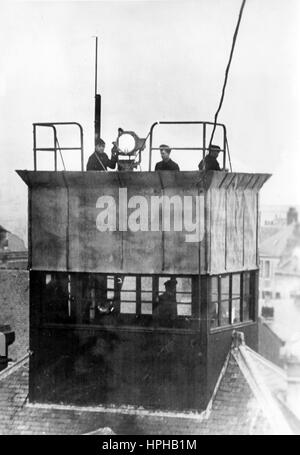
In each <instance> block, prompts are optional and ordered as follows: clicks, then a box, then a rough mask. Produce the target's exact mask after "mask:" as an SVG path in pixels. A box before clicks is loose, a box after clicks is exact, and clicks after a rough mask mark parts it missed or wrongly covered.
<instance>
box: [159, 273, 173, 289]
mask: <svg viewBox="0 0 300 455" xmlns="http://www.w3.org/2000/svg"><path fill="white" fill-rule="evenodd" d="M170 279H171V277H170V276H163V277H161V276H160V277H159V286H158V290H159V292H164V291H165V290H166V287H165V283H166V282H167V281H169V280H170Z"/></svg>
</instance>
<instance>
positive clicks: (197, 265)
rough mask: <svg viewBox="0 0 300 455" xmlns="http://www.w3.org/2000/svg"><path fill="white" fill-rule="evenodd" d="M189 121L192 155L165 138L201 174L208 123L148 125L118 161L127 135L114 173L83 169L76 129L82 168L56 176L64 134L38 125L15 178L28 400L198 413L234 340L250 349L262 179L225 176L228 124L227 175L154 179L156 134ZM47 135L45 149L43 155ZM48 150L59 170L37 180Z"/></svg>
mask: <svg viewBox="0 0 300 455" xmlns="http://www.w3.org/2000/svg"><path fill="white" fill-rule="evenodd" d="M191 124H193V125H197V127H199V129H200V133H199V134H198V135H197V136H195V137H194V138H193V141H194V143H195V144H194V145H193V146H190V144H189V146H188V147H184V146H182V145H181V146H180V147H178V146H176V144H175V143H170V140H169V139H166V140H165V141H163V140H162V139H161V138H163V133H161V134H162V135H161V136H159V137H160V140H162V142H167V140H168V142H167V143H168V144H169V146H170V147H171V148H172V155H171V157H172V158H173V152H176V153H181V152H183V151H185V152H184V153H190V154H192V155H193V156H194V157H196V161H197V162H198V163H199V161H200V160H201V159H202V158H204V156H205V155H206V154H207V153H208V148H209V147H208V144H209V134H210V133H209V131H211V128H212V125H213V124H212V123H209V122H201V121H197V122H156V123H155V124H154V125H152V127H151V129H150V133H149V135H148V137H147V141H146V139H145V140H141V139H140V138H139V137H138V136H137V135H134V134H132V132H122V133H121V134H120V135H119V136H118V139H117V145H118V147H119V149H120V150H121V142H122V140H121V139H122V138H121V136H122V135H123V134H129V135H131V141H133V143H134V147H133V148H132V149H130V150H129V149H127V150H123V154H122V152H121V153H120V154H119V162H118V170H117V171H112V172H99V171H88V172H87V171H85V170H84V156H83V133H82V128H81V126H80V125H79V124H78V123H74V124H72V125H73V127H74V128H77V129H78V131H79V138H80V140H79V145H78V147H75V151H76V150H77V151H76V153H79V154H80V162H81V171H67V170H64V171H59V170H58V169H57V157H58V155H59V154H60V153H62V152H64V150H66V149H67V150H69V149H70V147H65V148H64V147H63V148H60V147H59V144H58V140H57V125H60V126H61V125H62V124H56V123H46V124H45V123H43V124H34V170H33V171H28V170H18V171H17V173H18V174H19V176H20V177H21V178H22V179H23V181H24V182H25V183H26V184H27V186H28V220H29V226H28V231H29V243H28V248H29V273H30V351H31V354H32V355H31V357H30V374H29V400H30V402H40V403H59V404H72V405H84V406H97V405H105V406H109V405H114V406H133V407H135V406H136V407H139V408H140V407H143V408H145V409H155V410H170V411H201V410H203V409H205V408H206V406H207V404H208V402H209V400H210V398H211V396H212V393H213V390H214V388H215V386H216V382H217V380H218V377H219V374H220V372H221V369H222V367H223V365H224V362H225V359H226V356H227V354H228V351H229V348H230V345H231V337H232V332H233V330H234V329H238V330H239V331H242V332H244V334H245V337H246V339H247V344H248V345H249V346H250V347H251V348H252V349H254V350H257V347H258V325H257V316H258V263H259V261H258V208H259V190H260V189H261V187H262V186H263V184H264V183H265V182H266V180H267V179H268V178H269V175H268V174H247V173H236V172H230V171H229V172H228V171H227V170H226V164H227V161H228V147H227V138H226V128H225V126H224V125H223V124H217V125H216V129H217V130H218V134H219V138H220V139H219V140H218V144H219V146H220V149H221V153H220V154H219V163H220V167H221V171H199V170H198V167H197V166H196V167H195V170H194V171H184V170H180V171H154V170H153V168H154V165H153V161H154V160H153V157H154V154H155V153H157V158H158V152H159V143H160V142H157V140H156V134H157V131H158V130H159V129H160V131H163V130H162V129H163V128H164V127H168V128H169V127H170V126H172V127H174V128H175V129H176V128H177V127H178V125H179V126H180V128H184V127H185V126H186V127H188V126H189V125H191ZM63 125H64V124H63ZM42 127H48V128H50V130H51V131H53V135H54V146H53V147H48V148H41V147H39V146H38V144H37V139H36V138H37V136H36V132H37V130H38V129H39V128H42ZM174 131H175V130H174ZM123 139H124V138H123ZM146 145H147V149H146V147H145V146H146ZM44 151H49V152H51V153H52V154H53V156H54V170H49V171H41V170H38V165H37V162H38V157H39V156H40V153H43V152H44ZM146 152H147V153H148V157H149V170H148V171H143V172H142V171H139V170H137V168H138V166H136V165H139V164H140V162H141V154H143V153H146ZM159 159H160V158H159Z"/></svg>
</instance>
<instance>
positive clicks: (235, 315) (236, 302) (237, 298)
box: [231, 273, 241, 324]
mask: <svg viewBox="0 0 300 455" xmlns="http://www.w3.org/2000/svg"><path fill="white" fill-rule="evenodd" d="M240 311H241V274H240V273H235V274H233V275H232V309H231V323H232V324H236V323H238V322H240V321H241V315H240Z"/></svg>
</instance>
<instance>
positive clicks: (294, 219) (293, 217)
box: [286, 207, 298, 224]
mask: <svg viewBox="0 0 300 455" xmlns="http://www.w3.org/2000/svg"><path fill="white" fill-rule="evenodd" d="M292 223H298V212H297V210H296V209H295V207H290V208H289V209H288V212H287V215H286V224H292Z"/></svg>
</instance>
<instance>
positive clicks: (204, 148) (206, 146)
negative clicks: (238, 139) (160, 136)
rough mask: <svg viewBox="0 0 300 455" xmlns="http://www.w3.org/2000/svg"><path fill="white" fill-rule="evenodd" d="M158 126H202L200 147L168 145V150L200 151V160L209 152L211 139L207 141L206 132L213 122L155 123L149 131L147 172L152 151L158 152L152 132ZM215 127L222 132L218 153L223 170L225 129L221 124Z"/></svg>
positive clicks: (225, 142) (224, 164)
mask: <svg viewBox="0 0 300 455" xmlns="http://www.w3.org/2000/svg"><path fill="white" fill-rule="evenodd" d="M158 125H202V127H203V129H202V144H201V146H200V147H173V146H172V145H170V148H171V149H172V150H199V151H202V159H204V157H205V154H206V152H208V150H209V145H210V141H211V138H210V139H208V137H209V134H208V131H207V126H208V125H211V126H214V123H213V122H201V121H186V122H185V121H178V122H167V121H166V122H155V123H153V125H152V126H151V129H150V144H149V171H151V165H152V151H153V150H160V149H159V147H153V132H154V128H155V127H156V126H158ZM216 126H217V127H220V128H221V129H222V132H223V137H222V146H220V149H221V150H220V152H221V153H223V167H222V169H225V167H226V144H227V138H226V127H225V125H224V124H223V123H217V124H216Z"/></svg>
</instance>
